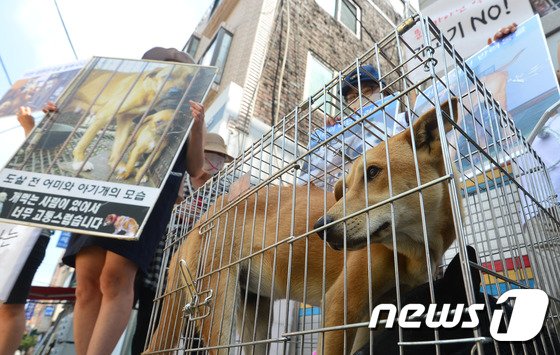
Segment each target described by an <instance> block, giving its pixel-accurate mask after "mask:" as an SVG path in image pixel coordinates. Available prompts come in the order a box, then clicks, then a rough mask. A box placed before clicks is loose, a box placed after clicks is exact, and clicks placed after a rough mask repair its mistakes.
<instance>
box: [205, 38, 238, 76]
mask: <svg viewBox="0 0 560 355" xmlns="http://www.w3.org/2000/svg"><path fill="white" fill-rule="evenodd" d="M232 38H233V35H232V34H231V33H230V32H228V31H227V30H226V29H225V28H223V27H221V28H220V29H219V30H218V33H217V34H216V36H215V37H214V39H213V40H212V43H210V45H209V46H208V48H207V49H206V52H205V53H204V55H203V56H202V59H201V60H200V64H202V65H211V66H215V67H218V73H217V74H216V78H215V79H214V82H215V83H216V84H219V83H220V81H221V80H222V74H223V71H224V68H225V66H226V60H227V57H228V53H229V47H230V45H231V40H232Z"/></svg>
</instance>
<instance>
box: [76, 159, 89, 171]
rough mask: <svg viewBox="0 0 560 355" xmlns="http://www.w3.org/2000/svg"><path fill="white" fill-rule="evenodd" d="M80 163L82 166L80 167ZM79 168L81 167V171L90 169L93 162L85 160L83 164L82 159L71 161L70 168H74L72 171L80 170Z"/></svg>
mask: <svg viewBox="0 0 560 355" xmlns="http://www.w3.org/2000/svg"><path fill="white" fill-rule="evenodd" d="M82 165H83V166H84V167H83V168H82ZM80 168H81V169H82V171H92V170H93V164H92V163H91V162H89V161H87V162H86V163H85V164H84V162H83V161H74V162H72V169H74V171H78V170H80Z"/></svg>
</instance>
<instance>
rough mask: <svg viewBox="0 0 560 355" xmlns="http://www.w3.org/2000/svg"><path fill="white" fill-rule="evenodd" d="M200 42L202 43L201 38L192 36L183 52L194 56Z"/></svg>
mask: <svg viewBox="0 0 560 355" xmlns="http://www.w3.org/2000/svg"><path fill="white" fill-rule="evenodd" d="M199 44H200V38H198V37H197V36H194V35H193V36H191V38H189V41H188V42H187V44H185V48H183V52H185V53H187V54H190V56H191V57H193V58H194V57H195V55H196V50H197V49H198V45H199Z"/></svg>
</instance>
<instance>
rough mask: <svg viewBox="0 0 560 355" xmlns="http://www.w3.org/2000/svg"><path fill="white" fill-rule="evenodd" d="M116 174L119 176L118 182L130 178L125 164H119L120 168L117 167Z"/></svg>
mask: <svg viewBox="0 0 560 355" xmlns="http://www.w3.org/2000/svg"><path fill="white" fill-rule="evenodd" d="M115 173H116V174H117V180H126V179H128V177H129V176H130V172H129V171H127V170H126V167H125V166H124V165H123V164H119V166H117V168H116V169H115Z"/></svg>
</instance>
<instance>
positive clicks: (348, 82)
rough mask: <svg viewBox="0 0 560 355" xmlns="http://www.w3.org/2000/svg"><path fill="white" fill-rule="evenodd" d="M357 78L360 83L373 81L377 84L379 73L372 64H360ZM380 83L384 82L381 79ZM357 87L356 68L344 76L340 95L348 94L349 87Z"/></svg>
mask: <svg viewBox="0 0 560 355" xmlns="http://www.w3.org/2000/svg"><path fill="white" fill-rule="evenodd" d="M359 80H360V82H361V85H363V84H366V83H373V84H377V85H379V82H380V80H379V73H378V72H377V69H375V67H374V66H373V65H369V64H367V65H362V66H361V67H360V77H359ZM381 83H383V84H385V82H384V81H383V80H381ZM357 87H358V73H357V70H356V69H354V71H353V72H352V73H350V74H348V75H347V76H346V77H345V78H344V81H343V82H342V95H343V96H346V94H348V92H349V91H350V89H352V88H357Z"/></svg>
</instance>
